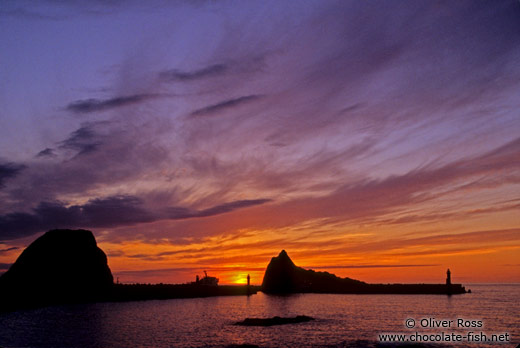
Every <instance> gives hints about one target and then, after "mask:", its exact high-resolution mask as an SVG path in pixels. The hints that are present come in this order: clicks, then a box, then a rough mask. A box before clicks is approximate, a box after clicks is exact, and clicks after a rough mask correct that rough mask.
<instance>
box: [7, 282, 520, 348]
mask: <svg viewBox="0 0 520 348" xmlns="http://www.w3.org/2000/svg"><path fill="white" fill-rule="evenodd" d="M469 288H470V289H472V291H473V293H472V294H466V295H456V296H451V297H448V296H439V295H322V294H301V295H291V296H286V297H283V296H268V295H265V294H263V293H259V294H257V295H253V296H250V297H245V296H244V297H242V296H237V297H212V298H199V299H176V300H165V301H143V302H126V303H98V304H90V305H74V306H60V307H52V308H43V309H37V310H30V311H19V312H15V313H8V314H2V315H0V346H2V347H225V346H227V345H231V344H236V345H239V344H246V343H248V344H255V345H258V346H260V347H376V346H377V347H379V346H380V343H379V339H378V334H379V333H382V332H383V333H406V334H410V333H413V332H415V331H418V332H421V333H428V332H429V333H440V331H443V330H444V331H447V332H448V333H449V332H450V331H449V329H438V328H436V329H429V330H430V331H428V329H425V328H421V327H418V328H416V329H412V330H410V329H407V328H406V327H405V326H404V321H405V319H407V318H413V319H415V320H416V322H417V323H418V325H419V326H420V324H419V323H420V319H422V318H433V317H434V318H436V319H452V320H456V319H457V318H464V319H473V320H482V321H483V323H484V327H483V328H472V329H469V330H470V331H474V332H479V331H483V332H485V333H486V334H487V335H491V334H493V333H504V332H508V333H509V334H510V335H511V342H509V343H501V344H494V345H486V344H482V343H476V342H464V343H460V344H458V345H457V347H516V346H517V345H518V344H519V343H520V319H519V318H520V314H519V313H520V304H519V303H520V302H519V300H518V299H520V284H516V285H471V286H469ZM300 314H304V315H309V316H312V317H314V318H316V320H315V321H311V322H308V323H300V324H291V325H282V326H272V327H242V326H235V325H233V323H234V322H237V321H241V320H243V319H245V318H246V317H272V316H276V315H278V316H296V315H300ZM459 331H460V332H461V333H462V334H464V333H465V332H467V331H468V330H459ZM389 346H392V345H389ZM442 346H444V344H439V343H436V344H434V345H432V347H442ZM383 347H384V345H383Z"/></svg>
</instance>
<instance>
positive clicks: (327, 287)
mask: <svg viewBox="0 0 520 348" xmlns="http://www.w3.org/2000/svg"><path fill="white" fill-rule="evenodd" d="M448 271H449V270H448ZM262 292H264V293H268V294H289V293H333V294H442V295H451V294H463V293H465V292H466V289H465V288H464V287H463V286H462V285H460V284H452V283H451V274H450V273H449V274H448V278H447V280H446V284H369V283H365V282H362V281H359V280H355V279H350V278H340V277H337V276H336V275H334V274H331V273H328V272H316V271H313V270H307V269H304V268H301V267H298V266H296V265H295V264H294V262H293V261H292V260H291V258H290V257H289V255H287V252H286V251H285V250H282V251H281V252H280V254H279V255H278V256H277V257H273V258H272V259H271V262H270V263H269V265H268V266H267V269H266V271H265V274H264V280H263V282H262Z"/></svg>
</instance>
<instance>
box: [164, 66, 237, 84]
mask: <svg viewBox="0 0 520 348" xmlns="http://www.w3.org/2000/svg"><path fill="white" fill-rule="evenodd" d="M228 70H229V67H228V66H227V65H226V64H214V65H210V66H208V67H205V68H203V69H200V70H194V71H180V70H177V69H171V70H166V71H162V72H160V73H159V78H161V79H162V80H164V81H193V80H198V79H203V78H207V77H213V76H219V75H222V74H224V73H226V72H227V71H228Z"/></svg>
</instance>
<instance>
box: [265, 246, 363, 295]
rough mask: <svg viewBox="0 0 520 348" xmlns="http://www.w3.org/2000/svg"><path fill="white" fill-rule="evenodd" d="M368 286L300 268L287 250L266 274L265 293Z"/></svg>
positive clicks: (273, 260) (273, 261)
mask: <svg viewBox="0 0 520 348" xmlns="http://www.w3.org/2000/svg"><path fill="white" fill-rule="evenodd" d="M363 284H366V283H364V282H361V281H359V280H354V279H350V278H340V277H337V276H335V275H334V274H331V273H328V272H315V271H313V270H306V269H304V268H301V267H298V266H296V265H295V264H294V262H292V260H291V258H290V257H289V255H287V252H286V251H285V250H282V251H281V252H280V254H279V255H278V256H277V257H273V258H272V259H271V262H269V265H268V266H267V269H266V271H265V274H264V280H263V282H262V291H263V292H265V293H294V292H337V291H338V289H345V288H353V287H356V286H361V285H363Z"/></svg>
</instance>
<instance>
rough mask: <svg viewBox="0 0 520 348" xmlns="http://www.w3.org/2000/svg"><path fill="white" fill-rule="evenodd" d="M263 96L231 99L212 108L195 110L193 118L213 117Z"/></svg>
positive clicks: (192, 114) (211, 106)
mask: <svg viewBox="0 0 520 348" xmlns="http://www.w3.org/2000/svg"><path fill="white" fill-rule="evenodd" d="M261 97H262V96H260V95H246V96H243V97H239V98H234V99H229V100H226V101H223V102H220V103H217V104H213V105H210V106H206V107H204V108H201V109H198V110H195V111H193V112H192V113H191V116H208V115H213V114H215V113H218V112H221V111H223V110H227V109H231V108H234V107H237V106H239V105H243V104H247V103H250V102H252V101H254V100H258V99H260V98H261Z"/></svg>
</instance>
